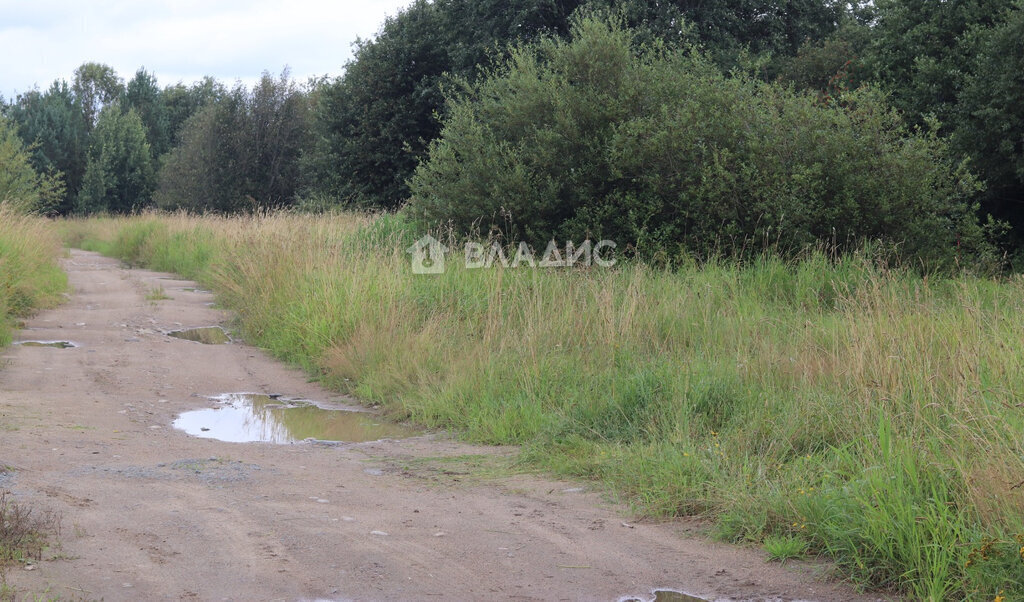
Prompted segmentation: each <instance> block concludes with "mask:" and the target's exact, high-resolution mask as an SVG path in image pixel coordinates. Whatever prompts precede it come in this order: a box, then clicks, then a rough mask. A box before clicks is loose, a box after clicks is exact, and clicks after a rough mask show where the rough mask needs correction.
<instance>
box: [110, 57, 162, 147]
mask: <svg viewBox="0 0 1024 602" xmlns="http://www.w3.org/2000/svg"><path fill="white" fill-rule="evenodd" d="M121 108H122V109H123V110H125V111H127V110H134V111H135V112H136V113H138V115H139V118H140V119H141V120H142V125H143V126H145V128H146V140H147V141H148V142H149V146H150V150H151V151H152V153H153V159H154V161H156V159H158V158H159V157H160V156H161V155H163V154H164V153H166V152H167V151H168V150H170V146H171V136H170V122H169V119H168V116H167V108H166V107H165V106H164V99H163V94H162V91H161V90H160V88H159V87H158V86H157V83H156V77H155V76H153V75H152V74H150V73H147V72H146V70H145V69H139V70H138V71H136V72H135V77H133V78H132V79H131V81H129V82H128V84H127V85H126V86H125V90H124V96H123V98H122V100H121Z"/></svg>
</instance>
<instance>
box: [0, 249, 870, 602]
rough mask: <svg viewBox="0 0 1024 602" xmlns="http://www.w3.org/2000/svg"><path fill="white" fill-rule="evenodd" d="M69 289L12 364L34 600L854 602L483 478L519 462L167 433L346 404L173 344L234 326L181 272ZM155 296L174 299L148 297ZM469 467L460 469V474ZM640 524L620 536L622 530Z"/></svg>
mask: <svg viewBox="0 0 1024 602" xmlns="http://www.w3.org/2000/svg"><path fill="white" fill-rule="evenodd" d="M66 269H67V271H68V273H69V277H70V281H71V285H72V287H73V294H72V296H71V298H70V300H69V301H68V302H67V303H66V304H64V305H63V306H62V307H60V308H58V309H55V310H52V311H47V312H44V313H42V314H40V315H38V316H36V317H35V318H34V319H32V320H30V321H29V322H28V323H27V325H26V330H25V331H24V332H22V333H21V337H22V338H23V339H40V340H70V341H73V342H75V343H77V344H79V345H80V346H79V347H77V348H73V349H54V348H32V347H22V346H13V347H11V348H10V349H8V350H6V351H4V353H3V358H4V360H3V361H2V362H0V364H2V366H0V429H2V430H0V465H8V466H9V467H11V468H12V469H13V470H12V471H11V472H9V473H7V474H6V475H3V476H2V477H0V488H3V489H7V490H10V491H11V492H12V494H13V495H14V497H15V499H16V500H18V501H19V502H21V503H27V504H31V505H33V506H34V507H37V508H42V507H45V508H51V509H53V510H56V511H58V512H60V513H61V514H62V516H63V521H62V522H63V532H62V536H61V540H62V546H61V549H60V552H59V554H58V555H57V558H55V559H51V560H46V561H43V562H41V563H39V564H37V565H36V566H35V567H33V568H34V570H31V571H29V570H25V569H24V568H20V567H19V568H12V569H9V570H8V574H7V582H8V584H10V585H12V586H14V587H15V588H16V589H17V590H18V591H19V592H21V593H23V594H42V593H45V595H46V596H58V597H61V598H65V599H66V598H71V599H76V598H84V599H100V598H102V599H104V600H122V599H123V600H159V599H172V600H173V599H199V600H303V599H331V600H342V599H358V600H384V599H388V600H399V599H401V600H503V599H514V600H524V599H542V600H560V599H562V600H616V599H619V598H621V597H623V596H627V595H636V596H645V597H650V595H651V590H652V589H653V588H658V587H665V588H678V589H684V590H687V591H690V592H691V593H694V594H700V595H705V596H709V597H717V596H721V597H731V598H734V599H784V600H791V599H810V600H855V599H864V600H867V599H872V598H868V597H858V596H855V595H853V594H852V593H851V591H850V590H848V589H846V588H844V587H841V586H837V585H827V584H822V583H820V582H816V581H815V579H814V578H813V577H812V576H811V575H812V573H814V571H815V569H814V567H812V566H804V565H801V564H799V563H797V564H789V565H787V566H786V567H779V566H778V565H776V564H768V563H766V562H765V560H764V557H763V555H762V554H761V553H759V552H757V551H754V550H743V549H738V548H734V547H731V546H726V545H720V544H715V543H710V542H708V541H706V540H704V539H701V538H700V537H696V536H694V535H692V534H690V535H688V533H690V532H691V531H692V529H693V527H694V526H693V525H687V524H684V523H678V522H675V523H671V524H648V523H640V524H632V521H631V520H630V518H629V516H628V514H625V513H624V510H623V509H622V508H620V507H615V506H612V505H610V504H609V503H607V502H605V501H604V500H602V498H601V496H599V495H598V494H595V493H591V492H588V491H584V490H581V489H579V487H580V485H579V484H573V483H564V482H555V481H550V480H545V479H543V478H537V477H533V476H523V475H516V476H503V477H495V478H490V477H488V478H484V477H480V476H475V473H477V472H479V469H478V468H476V469H474V468H470V469H466V467H467V466H468V465H471V464H473V465H479V464H483V465H487V464H489V463H495V464H497V463H500V462H501V459H502V456H503V455H505V456H507V455H508V454H509V453H510V452H509V451H508V450H496V449H493V448H481V447H474V446H469V445H464V444H460V443H457V442H453V441H451V440H450V439H448V438H446V437H444V436H441V435H430V436H424V437H417V438H412V439H404V440H397V441H382V442H374V443H363V444H349V445H340V446H326V445H320V444H314V443H300V444H293V445H275V444H269V443H225V442H218V441H215V440H209V439H199V438H195V437H191V436H189V435H186V434H185V433H183V432H181V431H178V430H176V429H174V428H172V426H171V423H172V421H173V420H174V418H175V416H176V415H177V414H179V413H181V412H183V411H187V410H193V409H198V408H205V407H211V406H212V403H211V402H210V400H208V399H207V398H206V397H205V396H209V395H217V394H221V393H226V392H238V391H254V392H264V393H284V394H288V395H294V396H299V397H308V398H311V399H317V400H324V401H328V402H344V401H345V400H344V399H343V398H341V397H340V396H338V395H337V394H335V393H331V392H329V391H326V390H324V389H321V388H319V387H318V386H316V385H314V384H310V383H308V382H307V381H306V378H305V377H304V376H303V375H302V374H301V373H298V372H296V371H294V370H291V369H288V368H286V367H283V366H282V365H281V364H279V363H278V362H276V361H274V360H272V359H270V358H269V357H267V356H266V355H265V354H263V353H262V352H260V351H259V350H257V349H255V348H252V347H249V346H246V345H242V344H231V345H202V344H199V343H193V342H190V341H183V340H178V339H172V338H169V337H167V336H165V335H164V334H163V332H165V331H168V330H173V329H175V328H180V327H181V326H182V325H183V326H186V327H190V326H204V325H209V324H217V323H224V321H225V320H226V319H227V318H228V315H227V313H226V312H224V311H221V310H217V309H214V308H212V307H210V302H212V301H213V298H212V296H211V295H209V294H207V293H204V292H202V291H199V292H194V291H188V290H184V289H185V288H186V287H190V286H193V287H194V286H195V285H194V284H192V283H188V282H185V281H176V280H172V279H167V277H168V276H169V275H168V274H158V273H154V272H149V271H144V270H127V269H123V268H122V267H121V266H120V265H119V264H118V262H116V261H114V260H111V259H107V258H103V257H101V256H99V255H96V254H92V253H85V252H80V251H73V252H72V254H71V258H70V259H69V260H67V261H66ZM156 286H162V287H163V288H164V290H165V291H166V293H167V294H168V295H169V296H170V297H172V299H167V300H160V301H147V300H146V299H145V295H146V293H147V292H148V291H150V290H151V289H152V288H154V287H156ZM466 473H468V474H466ZM624 522H626V523H628V524H627V525H624V524H623V523H624Z"/></svg>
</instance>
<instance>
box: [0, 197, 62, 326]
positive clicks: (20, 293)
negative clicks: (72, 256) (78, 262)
mask: <svg viewBox="0 0 1024 602" xmlns="http://www.w3.org/2000/svg"><path fill="white" fill-rule="evenodd" d="M61 252H62V249H61V241H60V238H58V235H57V230H56V229H55V228H54V227H53V226H52V224H50V223H48V222H47V221H46V220H44V219H41V218H37V217H29V216H25V215H22V214H21V213H18V212H16V211H14V210H13V209H12V208H10V207H8V206H7V205H5V204H3V203H0V346H4V345H7V344H9V343H10V342H11V336H12V334H13V328H14V327H15V326H16V325H17V320H18V319H19V318H22V317H24V316H26V315H27V314H28V313H30V312H31V311H32V310H33V309H36V308H39V307H47V306H52V305H54V304H55V303H56V302H57V301H58V300H59V299H60V293H62V292H64V290H65V288H66V286H67V277H66V276H65V275H64V272H63V271H61V269H60V267H59V266H58V265H57V258H58V257H59V256H60V254H61Z"/></svg>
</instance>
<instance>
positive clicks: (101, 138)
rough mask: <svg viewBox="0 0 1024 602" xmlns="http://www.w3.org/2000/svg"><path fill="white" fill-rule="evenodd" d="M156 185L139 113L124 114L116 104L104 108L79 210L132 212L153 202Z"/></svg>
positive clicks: (94, 137)
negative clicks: (154, 185) (154, 186)
mask: <svg viewBox="0 0 1024 602" xmlns="http://www.w3.org/2000/svg"><path fill="white" fill-rule="evenodd" d="M153 184H154V173H153V163H152V152H151V150H150V148H149V143H148V142H147V141H146V130H145V127H144V126H143V125H142V120H141V119H140V118H139V115H138V113H136V112H135V111H134V110H129V111H128V112H126V113H122V112H121V108H120V107H119V106H118V105H117V104H116V103H115V104H112V105H108V106H106V107H104V109H103V110H102V111H101V112H100V115H99V119H98V120H97V123H96V129H95V130H94V131H93V134H92V141H91V144H90V145H89V160H88V163H87V164H86V169H85V177H84V181H83V183H82V190H81V192H80V193H79V194H78V203H77V209H78V211H79V212H80V213H96V212H104V211H110V212H113V213H130V212H132V211H135V210H138V209H140V208H142V207H146V206H147V205H149V204H150V203H151V197H152V193H153Z"/></svg>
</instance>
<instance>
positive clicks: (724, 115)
mask: <svg viewBox="0 0 1024 602" xmlns="http://www.w3.org/2000/svg"><path fill="white" fill-rule="evenodd" d="M448 102H449V105H448V112H447V115H448V117H447V120H446V121H445V124H444V128H443V131H442V134H441V138H440V139H438V140H436V141H435V142H434V143H432V144H431V147H430V154H429V158H428V159H427V160H426V161H425V162H424V163H422V164H421V165H420V167H419V168H418V169H417V171H416V173H415V174H414V176H413V178H412V180H411V181H410V186H411V189H412V193H413V196H412V200H411V202H410V211H411V213H412V215H413V216H415V217H416V218H417V219H419V220H421V221H423V222H425V223H427V224H431V225H436V224H439V223H443V222H450V223H451V224H452V225H454V227H455V228H456V229H457V230H458V231H461V232H464V233H466V232H471V231H473V230H477V229H479V230H481V231H484V232H486V231H494V230H497V231H501V232H502V234H504V235H505V236H508V237H510V238H515V239H524V240H527V241H529V242H531V243H534V244H542V243H544V242H545V241H547V240H550V239H552V238H556V239H561V240H566V239H569V240H580V239H582V238H584V237H587V236H590V237H592V238H610V239H613V240H615V241H616V242H618V244H619V246H620V248H621V247H622V246H624V245H628V246H630V247H632V248H633V249H635V250H636V252H637V253H638V254H640V255H641V256H644V257H652V256H658V255H661V254H665V253H667V256H668V258H669V259H671V258H674V257H678V256H683V255H686V254H689V255H696V256H700V257H706V256H709V255H713V254H717V253H725V254H730V255H735V254H745V253H748V252H751V251H761V250H762V248H763V246H765V245H766V244H767V245H770V246H773V247H775V248H777V249H779V250H780V251H782V252H783V253H786V254H792V253H795V252H796V251H798V250H801V249H803V248H805V247H806V246H808V245H811V244H813V243H816V242H817V241H828V242H830V243H833V244H835V245H837V246H839V247H848V246H852V245H859V244H860V243H861V241H862V240H864V239H882V240H886V241H890V242H895V243H902V245H903V250H904V253H905V254H906V255H908V256H910V257H913V258H915V259H920V260H923V261H928V262H930V263H948V262H951V261H953V260H955V259H956V256H957V254H958V253H959V252H962V251H963V250H964V249H971V250H974V249H977V248H979V247H980V246H982V242H981V238H982V236H981V229H980V228H979V227H978V225H977V220H976V218H975V215H974V207H973V206H972V204H971V202H970V200H971V198H972V196H973V195H974V194H975V193H976V191H977V189H978V185H977V183H976V181H975V179H974V178H973V177H972V176H971V174H970V173H968V171H967V170H966V169H965V168H964V167H963V166H957V165H953V164H951V162H950V160H949V159H948V153H947V148H946V143H945V141H944V140H942V139H941V138H939V137H938V136H937V135H935V133H934V132H931V131H928V132H921V131H909V130H908V129H907V128H906V127H905V126H904V125H903V124H902V123H901V121H900V118H899V116H898V115H897V114H896V113H895V112H894V111H892V110H890V109H889V108H887V107H886V105H885V103H884V100H883V98H882V97H881V96H880V95H879V94H878V93H876V92H874V91H872V90H870V89H862V90H858V91H856V92H852V93H848V94H845V95H843V96H842V97H841V98H840V99H837V100H832V101H829V102H823V101H821V100H819V99H818V97H817V96H816V95H814V94H809V93H798V92H795V91H793V90H792V89H790V88H787V87H784V86H781V85H779V84H768V83H764V82H761V81H758V80H756V79H754V78H751V77H747V76H746V75H744V74H740V73H733V74H731V75H725V74H723V73H721V72H720V71H719V70H718V69H717V68H716V67H715V66H714V65H713V64H712V63H711V61H710V60H709V59H707V58H706V57H705V56H703V55H702V54H700V53H698V52H696V51H693V50H669V49H666V47H665V46H664V45H662V44H660V43H659V42H657V41H654V42H652V43H650V44H638V43H636V41H635V39H634V34H633V33H632V32H631V31H629V30H626V29H624V28H623V27H621V26H620V25H619V24H617V23H616V22H614V21H611V22H609V21H607V20H602V19H599V18H596V17H592V16H591V17H581V18H579V19H577V20H576V21H575V22H574V25H573V30H572V36H571V39H569V40H567V41H562V40H556V39H549V40H546V41H543V42H540V43H538V44H536V45H533V46H525V47H520V48H518V49H516V50H515V51H513V53H512V55H511V57H510V58H509V59H508V60H507V61H506V62H505V63H504V64H503V65H501V66H499V67H497V68H495V69H493V70H491V71H489V72H488V73H487V76H486V77H484V78H481V79H480V80H479V81H477V82H476V83H468V82H465V81H463V82H461V83H460V84H459V85H458V86H456V87H454V88H453V89H452V90H449V101H448ZM752 243H753V244H752Z"/></svg>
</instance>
